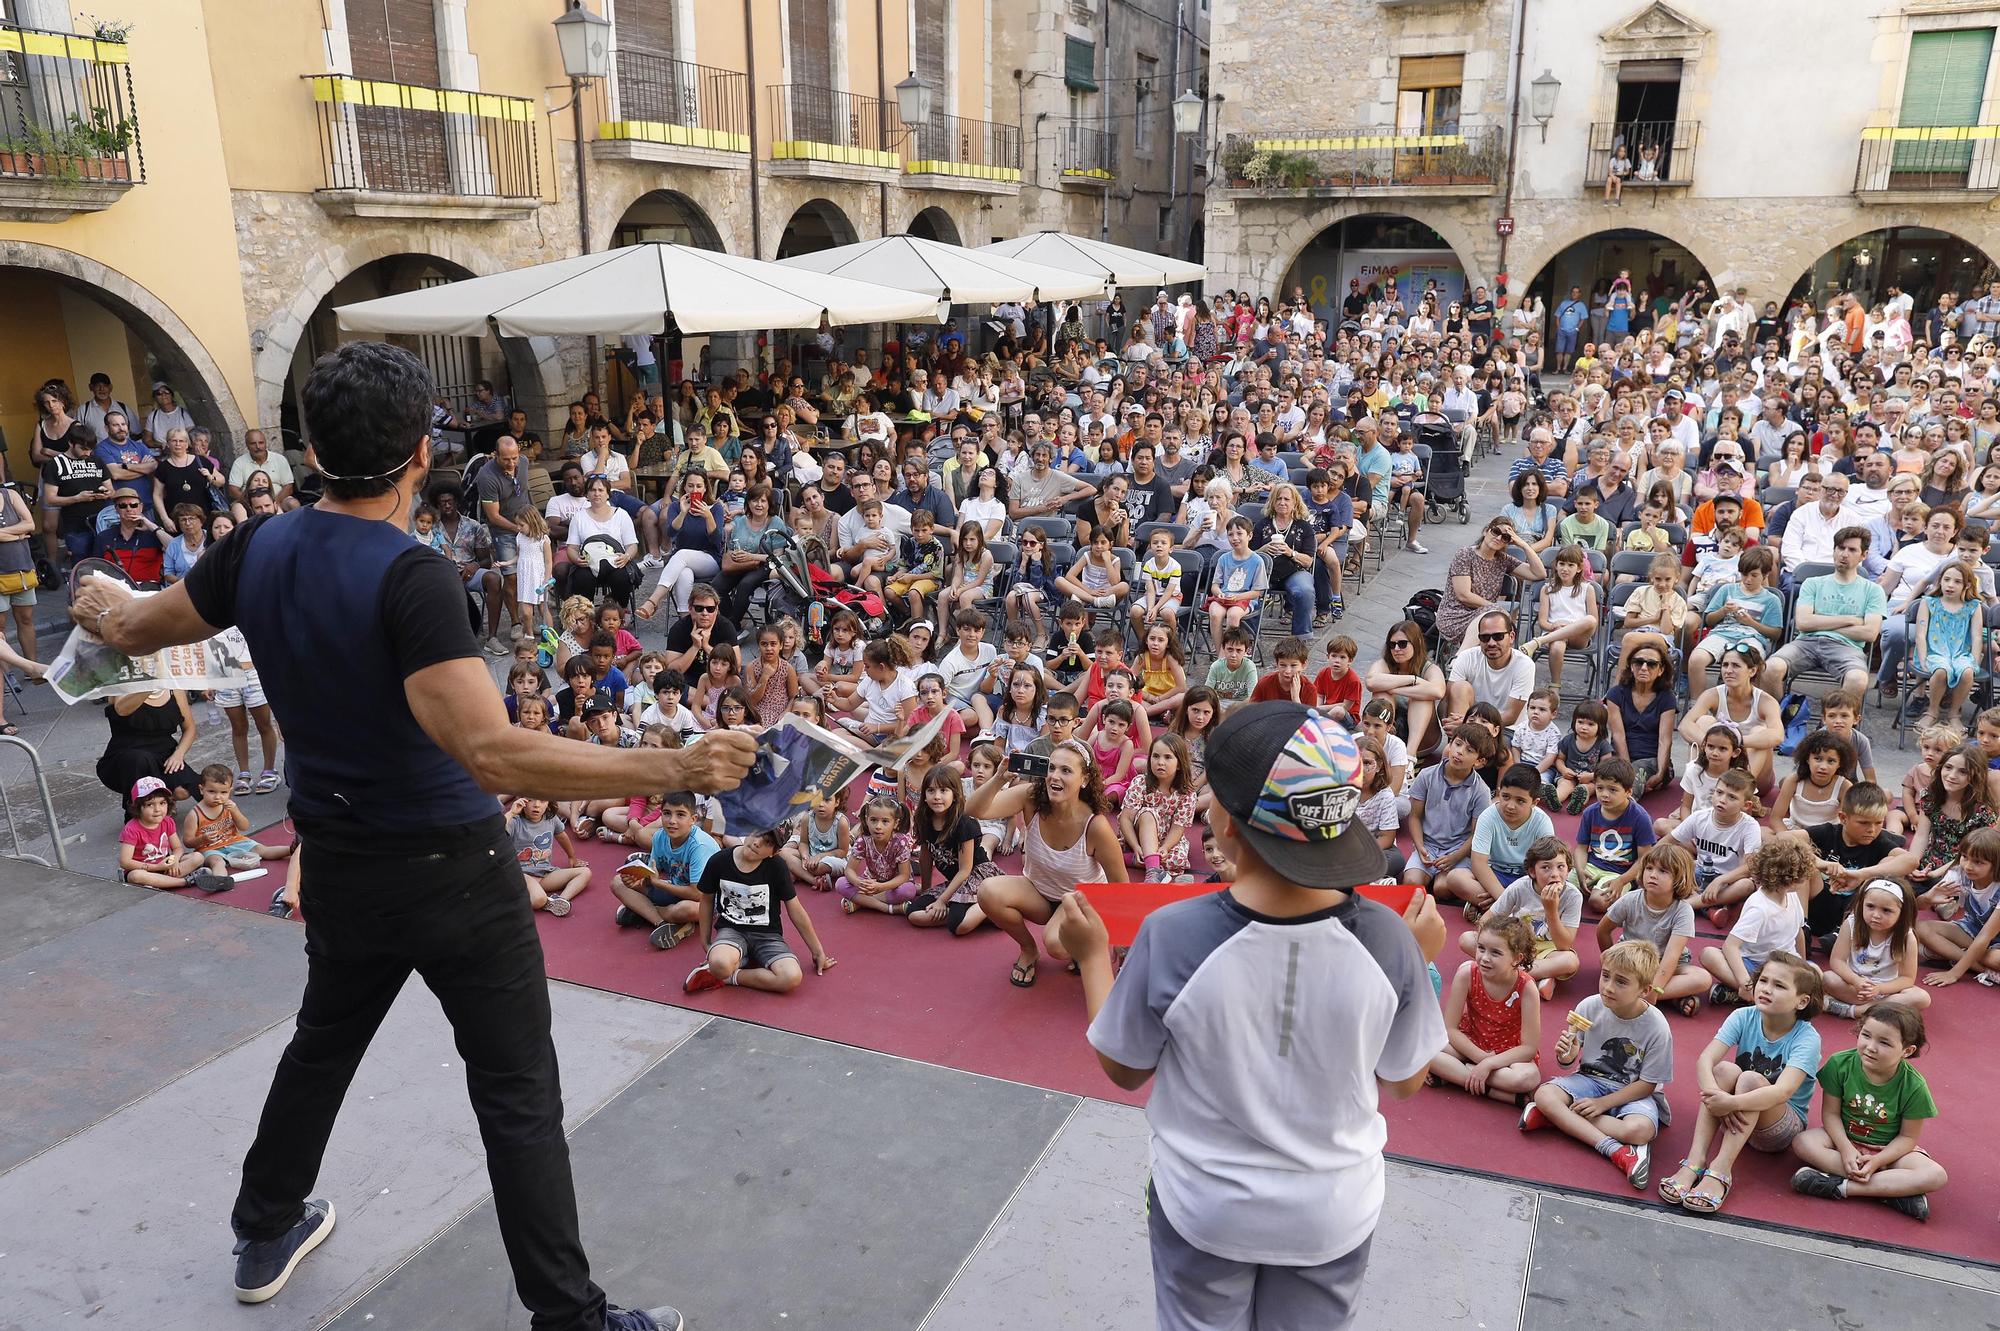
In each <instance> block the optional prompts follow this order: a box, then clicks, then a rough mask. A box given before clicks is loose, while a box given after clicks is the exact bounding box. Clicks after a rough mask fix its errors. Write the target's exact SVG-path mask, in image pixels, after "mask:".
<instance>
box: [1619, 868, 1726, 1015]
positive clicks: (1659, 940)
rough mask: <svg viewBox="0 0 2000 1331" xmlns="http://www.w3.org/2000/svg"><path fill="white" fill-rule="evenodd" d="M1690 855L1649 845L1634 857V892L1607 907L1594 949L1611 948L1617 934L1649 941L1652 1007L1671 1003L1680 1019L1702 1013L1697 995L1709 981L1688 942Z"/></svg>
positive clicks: (1690, 928)
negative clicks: (1655, 966)
mask: <svg viewBox="0 0 2000 1331" xmlns="http://www.w3.org/2000/svg"><path fill="white" fill-rule="evenodd" d="M1693 895H1694V856H1692V855H1690V854H1688V853H1687V852H1686V851H1685V850H1683V849H1681V848H1680V847H1679V846H1676V845H1672V844H1665V845H1657V846H1649V847H1647V849H1646V853H1645V854H1644V855H1642V856H1640V857H1639V890H1638V891H1637V892H1627V893H1625V894H1624V895H1623V896H1621V897H1619V898H1618V900H1616V901H1614V902H1612V903H1611V909H1610V910H1608V911H1606V912H1605V913H1604V918H1603V919H1601V920H1599V921H1598V922H1597V947H1598V950H1599V951H1600V952H1602V951H1605V950H1607V949H1609V948H1610V947H1611V943H1612V939H1613V938H1614V937H1615V936H1616V935H1617V933H1618V931H1620V930H1622V931H1623V933H1624V936H1625V937H1626V938H1637V939H1641V940H1643V941H1645V942H1648V943H1651V944H1652V945H1653V947H1654V949H1655V950H1656V951H1658V952H1659V954H1660V969H1659V970H1658V971H1657V972H1655V973H1654V975H1653V981H1652V984H1651V985H1649V986H1648V990H1647V991H1648V992H1649V993H1650V994H1651V995H1652V1000H1653V1002H1655V1003H1674V1004H1676V1005H1677V1007H1678V1010H1679V1012H1680V1014H1681V1015H1682V1016H1683V1017H1692V1016H1694V1015H1695V1014H1696V1013H1697V1012H1700V1011H1701V996H1702V995H1703V994H1705V993H1707V992H1708V986H1709V984H1710V983H1711V981H1710V977H1709V974H1708V972H1707V971H1705V970H1703V969H1702V968H1701V967H1699V966H1697V965H1695V964H1694V958H1693V957H1691V956H1689V955H1688V943H1689V941H1690V940H1692V939H1693V938H1694V907H1692V906H1690V905H1689V904H1688V898H1689V897H1691V896H1693Z"/></svg>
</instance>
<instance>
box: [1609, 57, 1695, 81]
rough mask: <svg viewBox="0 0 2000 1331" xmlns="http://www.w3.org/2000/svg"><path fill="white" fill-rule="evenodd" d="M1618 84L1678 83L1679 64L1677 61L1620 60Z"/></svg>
mask: <svg viewBox="0 0 2000 1331" xmlns="http://www.w3.org/2000/svg"><path fill="white" fill-rule="evenodd" d="M1618 81H1619V82H1620V83H1679V82H1680V81H1681V62H1680V61H1678V60H1621V61H1619V62H1618Z"/></svg>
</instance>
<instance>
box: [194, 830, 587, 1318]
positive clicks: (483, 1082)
mask: <svg viewBox="0 0 2000 1331" xmlns="http://www.w3.org/2000/svg"><path fill="white" fill-rule="evenodd" d="M299 834H300V840H301V843H302V847H301V850H300V852H299V853H300V854H301V855H302V856H303V857H304V858H303V860H302V861H301V863H300V869H301V874H302V877H301V879H300V884H299V897H300V907H301V910H302V912H303V914H304V916H305V926H306V958H307V971H306V990H305V997H304V999H303V1001H302V1002H301V1004H300V1007H299V1017H298V1030H297V1033H296V1034H294V1035H293V1036H292V1041H291V1043H290V1044H289V1045H288V1046H286V1048H285V1053H284V1056H283V1057H282V1058H281V1059H279V1061H278V1071H277V1075H276V1076H275V1077H273V1078H272V1081H271V1093H270V1095H269V1097H268V1098H267V1099H266V1100H265V1102H264V1115H263V1118H262V1120H261V1121H260V1122H259V1123H258V1125H257V1139H256V1141H255V1142H253V1143H252V1144H251V1147H250V1153H249V1155H248V1156H247V1157H245V1159H244V1162H243V1187H242V1191H241V1192H239V1193H238V1194H237V1198H236V1208H235V1212H234V1214H233V1215H232V1216H231V1223H232V1224H233V1226H234V1227H235V1230H236V1233H237V1236H238V1237H240V1238H251V1239H268V1238H275V1237H277V1236H278V1235H280V1234H283V1233H284V1232H285V1231H286V1230H288V1229H290V1228H291V1227H292V1226H293V1225H294V1224H296V1223H297V1222H298V1220H299V1218H300V1216H301V1215H302V1214H303V1213H304V1202H305V1200H306V1197H307V1195H308V1194H309V1192H310V1191H311V1189H312V1187H313V1184H314V1181H315V1180H316V1179H317V1178H318V1176H319V1168H320V1160H321V1157H322V1156H323V1155H324V1154H325V1152H326V1141H327V1136H328V1134H330V1133H331V1132H332V1131H333V1121H334V1118H335V1116H336V1115H338V1114H339V1112H340V1104H341V1100H342V1098H343V1097H344V1096H345V1095H346V1094H347V1087H348V1083H349V1082H351V1081H352V1080H353V1078H354V1071H355V1068H356V1067H357V1066H359V1064H360V1062H361V1056H362V1054H364V1053H365V1052H367V1049H368V1042H369V1041H370V1040H371V1039H373V1038H374V1035H375V1031H376V1028H377V1027H379V1026H380V1025H381V1024H382V1018H383V1017H384V1016H385V1015H386V1014H387V1013H388V1011H389V1005H390V1004H391V1003H393V1002H394V1001H395V998H396V995H397V993H398V992H399V991H400V990H401V989H402V987H403V983H404V981H405V980H407V979H408V978H409V977H410V973H411V972H412V971H415V972H416V973H417V974H418V975H420V976H422V977H423V980H424V983H425V984H427V985H429V986H430V989H431V992H432V993H434V994H436V995H437V999H438V1002H439V1003H440V1004H441V1005H442V1006H443V1008H444V1012H445V1016H446V1017H447V1018H449V1019H450V1021H451V1026H452V1032H453V1035H454V1037H455V1039H456V1041H457V1044H458V1053H459V1057H460V1058H461V1059H463V1060H464V1062H465V1082H466V1089H467V1090H468V1091H469V1092H470V1094H471V1098H472V1108H473V1110H474V1112H475V1113H477V1114H478V1116H479V1132H480V1136H481V1137H482V1138H483V1139H484V1141H485V1143H486V1170H487V1175H488V1177H489V1178H490V1179H491V1181H492V1185H493V1201H494V1209H495V1211H496V1212H497V1213H498V1217H499V1221H500V1237H501V1239H502V1241H503V1242H504V1243H505V1244H506V1248H507V1259H508V1261H509V1262H510V1263H511V1264H512V1265H513V1268H514V1282H515V1285H516V1287H517V1288H518V1290H519V1291H520V1296H521V1302H522V1303H524V1304H525V1305H527V1308H528V1310H529V1311H530V1312H531V1313H533V1314H534V1316H533V1319H532V1324H533V1325H534V1326H535V1327H536V1328H537V1329H538V1331H600V1328H601V1327H602V1326H603V1325H604V1293H603V1291H601V1290H600V1289H598V1288H597V1286H596V1285H594V1284H593V1283H591V1279H590V1266H589V1262H588V1261H587V1260H586V1258H585V1256H584V1252H583V1244H582V1241H581V1240H580V1239H579V1238H578V1236H577V1220H576V1194H575V1189H574V1187H573V1185H572V1184H571V1181H570V1167H569V1143H568V1142H567V1140H565V1138H564V1137H563V1121H562V1084H561V1079H560V1077H559V1075H558V1072H557V1069H556V1051H555V1043H554V1041H553V1040H552V1039H551V1038H550V1036H549V987H548V979H547V976H546V975H545V974H544V972H543V969H542V946H541V940H540V939H539V937H538V936H537V935H536V933H535V923H534V914H533V911H532V910H531V909H530V908H529V905H528V894H527V889H526V888H525V887H524V886H523V885H522V880H521V870H520V867H519V866H518V865H517V864H516V862H515V859H514V855H513V851H512V848H511V846H510V845H509V843H508V839H507V834H506V831H505V828H504V826H503V825H502V823H501V820H500V819H499V818H498V817H495V818H493V819H491V820H489V821H486V822H480V823H473V824H468V825H465V826H459V827H448V828H444V829H432V830H427V831H425V832H423V833H421V834H413V835H401V836H399V835H395V834H389V835H385V834H383V833H382V832H380V831H379V830H367V831H364V830H362V829H361V828H360V827H359V826H358V825H357V824H353V823H331V824H328V823H324V822H321V821H316V820H307V819H300V820H299Z"/></svg>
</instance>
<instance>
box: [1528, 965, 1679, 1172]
mask: <svg viewBox="0 0 2000 1331" xmlns="http://www.w3.org/2000/svg"><path fill="white" fill-rule="evenodd" d="M1659 969H1660V954H1659V953H1658V952H1655V951H1654V950H1653V945H1652V944H1651V943H1645V942H1641V941H1640V940H1638V939H1636V938H1628V939H1626V940H1625V941H1624V942H1622V943H1620V944H1618V945H1617V946H1616V947H1614V948H1612V949H1611V950H1610V951H1609V952H1606V953H1605V954H1604V957H1603V959H1602V960H1601V961H1600V962H1599V964H1598V979H1597V992H1596V993H1595V994H1594V995H1592V996H1590V997H1588V998H1585V999H1584V1000H1583V1001H1582V1002H1581V1003H1578V1004H1577V1005H1576V1010H1575V1011H1574V1012H1572V1013H1571V1014H1570V1016H1569V1018H1568V1028H1567V1029H1565V1030H1564V1031H1563V1033H1562V1037H1561V1038H1560V1039H1558V1040H1557V1041H1556V1063H1557V1065H1558V1066H1560V1067H1565V1068H1568V1067H1574V1068H1576V1071H1575V1072H1572V1073H1568V1074H1566V1075H1563V1076H1559V1077H1556V1078H1554V1079H1552V1080H1550V1081H1545V1082H1543V1083H1542V1084H1541V1085H1540V1086H1539V1087H1537V1088H1536V1089H1535V1098H1534V1101H1533V1103H1531V1104H1529V1105H1528V1106H1527V1107H1526V1108H1525V1109H1523V1110H1522V1111H1521V1131H1523V1132H1533V1131H1534V1130H1535V1129H1537V1128H1541V1127H1546V1126H1548V1125H1550V1124H1554V1125H1555V1126H1556V1127H1558V1128H1560V1129H1562V1131H1563V1132H1565V1133H1567V1134H1568V1135H1570V1136H1572V1137H1574V1138H1576V1139H1577V1140H1578V1141H1580V1142H1582V1143H1583V1144H1584V1145H1586V1146H1588V1147H1590V1148H1591V1149H1592V1150H1594V1151H1596V1152H1597V1153H1598V1154H1599V1155H1601V1156H1603V1157H1604V1158H1605V1159H1607V1160H1609V1161H1610V1162H1611V1163H1612V1164H1614V1165H1616V1166H1617V1167H1618V1171H1619V1172H1620V1173H1622V1174H1623V1175H1625V1181H1626V1182H1628V1183H1630V1184H1631V1185H1632V1186H1633V1187H1634V1188H1638V1189H1641V1190H1643V1189H1644V1188H1645V1186H1646V1183H1647V1180H1648V1179H1649V1178H1650V1177H1651V1171H1652V1156H1653V1152H1652V1141H1653V1138H1655V1137H1657V1136H1658V1135H1659V1132H1660V1106H1661V1103H1662V1101H1663V1100H1664V1096H1663V1094H1662V1092H1663V1090H1664V1088H1665V1087H1666V1085H1667V1083H1668V1082H1670V1081H1672V1080H1673V1076H1674V1041H1673V1036H1672V1034H1671V1033H1670V1032H1669V1031H1668V1030H1667V1019H1666V1018H1665V1017H1663V1016H1661V1015H1660V1010H1659V1009H1658V1008H1656V1007H1654V1006H1653V1005H1652V1004H1651V1003H1648V1002H1647V1001H1646V986H1647V985H1649V984H1651V983H1652V982H1653V977H1654V975H1656V974H1657V973H1658V972H1659Z"/></svg>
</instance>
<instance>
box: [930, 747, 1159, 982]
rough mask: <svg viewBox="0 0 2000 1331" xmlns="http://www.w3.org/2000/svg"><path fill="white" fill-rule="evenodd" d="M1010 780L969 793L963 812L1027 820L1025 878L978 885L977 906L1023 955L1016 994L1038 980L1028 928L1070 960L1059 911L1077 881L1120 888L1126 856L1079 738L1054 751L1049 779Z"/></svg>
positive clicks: (1000, 775)
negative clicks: (1038, 930) (1056, 921)
mask: <svg viewBox="0 0 2000 1331" xmlns="http://www.w3.org/2000/svg"><path fill="white" fill-rule="evenodd" d="M1009 779H1010V778H1009V777H1008V775H1007V772H1006V770H1005V769H1004V768H1003V769H1001V770H999V771H997V772H995V773H994V774H993V775H992V776H991V777H990V778H988V780H987V781H986V782H985V784H983V785H981V786H980V787H979V789H977V790H975V791H974V792H973V793H972V798H971V799H970V800H968V801H966V805H965V812H966V813H967V814H968V815H970V816H971V817H973V818H975V819H988V818H991V819H998V820H1001V821H1005V820H1006V819H1008V818H1011V817H1013V816H1014V815H1015V814H1017V813H1019V814H1026V815H1027V816H1028V829H1027V838H1026V841H1025V843H1024V846H1023V849H1022V854H1021V861H1022V866H1021V867H1022V872H1021V873H1020V874H1013V875H1001V876H996V877H993V878H989V879H987V880H986V881H985V882H984V883H981V884H980V885H979V908H980V909H981V910H982V911H984V912H985V914H986V918H987V919H989V920H991V921H993V923H994V924H995V925H997V926H998V927H999V928H1000V929H1001V930H1002V931H1004V932H1005V933H1006V934H1007V936H1008V937H1009V938H1012V939H1013V940H1014V941H1015V942H1016V943H1017V944H1019V945H1020V948H1021V955H1020V957H1019V959H1018V960H1016V961H1015V963H1014V970H1013V973H1012V974H1011V975H1010V976H1009V977H1008V978H1009V979H1010V980H1011V982H1012V983H1013V984H1014V986H1015V987H1016V988H1019V989H1025V988H1027V987H1028V986H1029V985H1031V984H1033V983H1034V982H1035V968H1036V963H1037V961H1038V960H1039V954H1038V953H1037V951H1036V949H1035V936H1034V935H1033V934H1031V933H1029V932H1028V925H1029V924H1030V923H1033V924H1042V925H1049V927H1048V928H1046V929H1044V930H1043V931H1042V946H1043V947H1044V948H1046V949H1047V951H1048V954H1049V955H1050V956H1051V957H1053V958H1055V959H1056V960H1057V961H1063V962H1066V961H1068V960H1069V954H1068V953H1067V952H1065V951H1063V948H1062V942H1061V939H1060V938H1059V937H1058V936H1057V930H1056V928H1055V926H1054V925H1052V924H1050V923H1049V922H1050V920H1051V919H1052V918H1053V917H1054V915H1055V912H1056V907H1057V906H1059V905H1060V904H1062V899H1063V898H1064V897H1066V896H1068V895H1069V894H1070V893H1072V892H1074V891H1076V885H1077V884H1078V883H1083V882H1110V883H1122V882H1125V881H1126V873H1125V855H1124V852H1123V851H1122V850H1121V849H1120V848H1119V844H1118V831H1117V829H1116V828H1115V827H1113V826H1112V823H1111V819H1110V818H1109V817H1107V816H1106V810H1107V809H1109V807H1110V804H1109V801H1107V800H1106V798H1105V795H1104V777H1103V775H1102V774H1101V773H1099V772H1098V770H1097V764H1096V762H1095V760H1094V759H1092V758H1091V756H1090V750H1089V749H1088V748H1087V747H1086V746H1085V745H1083V744H1081V743H1079V742H1078V741H1076V740H1067V741H1065V742H1063V743H1061V744H1058V745H1056V746H1055V749H1054V751H1053V752H1051V753H1050V754H1049V770H1048V775H1046V776H1044V777H1043V778H1041V779H1040V780H1039V781H1026V782H1022V783H1020V784H1018V785H1008V784H1007V782H1008V781H1009Z"/></svg>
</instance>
